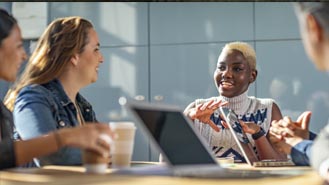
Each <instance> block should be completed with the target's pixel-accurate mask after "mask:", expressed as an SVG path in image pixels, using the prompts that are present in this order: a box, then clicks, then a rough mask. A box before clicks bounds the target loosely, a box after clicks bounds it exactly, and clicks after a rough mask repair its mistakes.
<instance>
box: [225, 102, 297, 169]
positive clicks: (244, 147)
mask: <svg viewBox="0 0 329 185" xmlns="http://www.w3.org/2000/svg"><path fill="white" fill-rule="evenodd" d="M220 112H221V115H222V117H223V119H224V120H225V122H226V123H228V124H227V126H228V127H229V129H230V131H231V133H232V135H233V138H234V140H235V142H236V143H237V145H238V147H239V149H240V150H241V153H242V154H243V156H244V158H245V159H246V161H247V163H248V164H249V165H251V166H255V167H274V166H294V165H295V164H294V163H293V162H292V161H291V160H261V161H260V160H258V157H257V155H256V153H255V151H254V149H253V147H252V145H251V143H250V141H249V139H248V137H247V135H246V133H245V132H244V131H243V129H242V126H241V124H240V122H239V120H238V117H237V115H236V114H235V113H234V111H233V110H231V109H229V108H225V107H220Z"/></svg>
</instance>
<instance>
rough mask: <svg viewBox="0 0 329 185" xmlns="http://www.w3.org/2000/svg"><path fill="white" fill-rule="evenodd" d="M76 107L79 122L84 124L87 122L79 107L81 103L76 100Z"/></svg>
mask: <svg viewBox="0 0 329 185" xmlns="http://www.w3.org/2000/svg"><path fill="white" fill-rule="evenodd" d="M74 105H75V108H76V110H77V118H78V122H79V124H80V125H84V124H85V119H84V118H83V115H82V113H81V109H80V107H79V104H78V103H77V102H75V104H74Z"/></svg>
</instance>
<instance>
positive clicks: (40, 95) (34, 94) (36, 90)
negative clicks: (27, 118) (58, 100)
mask: <svg viewBox="0 0 329 185" xmlns="http://www.w3.org/2000/svg"><path fill="white" fill-rule="evenodd" d="M49 97H51V92H50V91H49V90H48V89H47V88H45V87H44V86H42V85H39V84H33V85H28V86H26V87H24V88H22V90H21V91H20V92H19V93H18V95H17V98H16V101H15V108H16V107H19V106H23V105H26V104H29V103H33V102H35V103H46V102H48V100H49Z"/></svg>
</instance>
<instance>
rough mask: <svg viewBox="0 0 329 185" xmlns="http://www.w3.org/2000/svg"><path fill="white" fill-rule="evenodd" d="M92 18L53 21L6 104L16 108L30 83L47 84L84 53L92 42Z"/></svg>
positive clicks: (68, 18)
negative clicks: (90, 34) (90, 31)
mask: <svg viewBox="0 0 329 185" xmlns="http://www.w3.org/2000/svg"><path fill="white" fill-rule="evenodd" d="M90 28H93V25H92V23H91V22H89V21H88V20H86V19H83V18H81V17H78V16H74V17H64V18H58V19H56V20H54V21H53V22H51V23H50V24H49V26H48V27H47V28H46V30H45V31H44V33H43V34H42V36H41V37H40V39H39V41H38V44H37V46H36V49H35V50H34V52H33V53H32V55H31V58H30V59H29V61H28V63H27V65H26V68H25V70H24V72H23V73H22V75H21V77H20V78H19V79H18V80H17V81H16V83H15V84H14V86H13V87H12V88H11V89H10V90H9V91H8V93H7V95H6V97H5V105H6V106H7V107H8V109H10V110H13V109H14V103H15V100H16V98H17V95H18V93H19V91H20V90H21V89H22V88H23V87H25V86H27V85H31V84H44V83H47V82H49V81H51V80H53V79H55V78H57V77H58V76H59V75H60V74H62V73H63V71H64V69H65V67H66V65H67V64H68V63H69V61H70V60H71V58H72V57H73V56H74V55H75V54H77V53H82V52H83V50H84V47H85V46H86V44H87V43H88V42H89V39H88V30H89V29H90Z"/></svg>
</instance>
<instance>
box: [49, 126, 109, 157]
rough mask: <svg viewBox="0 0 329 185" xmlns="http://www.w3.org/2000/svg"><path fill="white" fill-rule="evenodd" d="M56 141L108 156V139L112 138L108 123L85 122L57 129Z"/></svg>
mask: <svg viewBox="0 0 329 185" xmlns="http://www.w3.org/2000/svg"><path fill="white" fill-rule="evenodd" d="M55 134H57V140H58V141H57V142H58V143H60V144H61V145H63V146H70V147H78V148H81V149H88V150H91V151H94V152H96V153H98V154H100V155H102V156H104V157H109V156H110V140H111V139H112V138H114V134H113V133H112V132H111V130H110V127H109V125H107V124H105V123H86V124H85V125H83V126H79V127H74V128H65V129H60V130H58V131H57V133H55Z"/></svg>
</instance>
